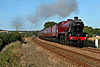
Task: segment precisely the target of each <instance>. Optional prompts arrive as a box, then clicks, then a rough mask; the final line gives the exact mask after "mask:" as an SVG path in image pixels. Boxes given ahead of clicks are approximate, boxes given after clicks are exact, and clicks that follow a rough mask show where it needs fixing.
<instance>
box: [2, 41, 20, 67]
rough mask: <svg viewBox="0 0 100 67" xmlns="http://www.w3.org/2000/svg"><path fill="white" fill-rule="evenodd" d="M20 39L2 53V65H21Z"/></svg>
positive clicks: (11, 66) (7, 66)
mask: <svg viewBox="0 0 100 67" xmlns="http://www.w3.org/2000/svg"><path fill="white" fill-rule="evenodd" d="M20 48H21V43H20V41H16V42H14V43H13V44H12V45H11V46H8V47H7V49H5V50H4V51H3V52H2V53H1V54H0V67H20V63H19V61H20V56H21V54H22V53H21V49H20Z"/></svg>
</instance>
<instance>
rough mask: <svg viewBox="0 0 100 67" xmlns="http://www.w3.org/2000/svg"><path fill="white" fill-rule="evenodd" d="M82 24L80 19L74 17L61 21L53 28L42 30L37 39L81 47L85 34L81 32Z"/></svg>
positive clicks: (85, 38) (85, 37)
mask: <svg viewBox="0 0 100 67" xmlns="http://www.w3.org/2000/svg"><path fill="white" fill-rule="evenodd" d="M83 28H84V24H83V22H82V21H81V19H78V17H74V20H73V19H68V20H67V21H62V22H60V23H58V24H56V25H54V26H51V27H49V28H46V29H43V30H41V31H40V32H39V33H38V37H39V38H41V39H45V40H50V41H56V42H60V43H61V44H66V45H74V46H79V47H83V44H84V41H86V40H87V39H88V38H89V37H87V33H84V32H83Z"/></svg>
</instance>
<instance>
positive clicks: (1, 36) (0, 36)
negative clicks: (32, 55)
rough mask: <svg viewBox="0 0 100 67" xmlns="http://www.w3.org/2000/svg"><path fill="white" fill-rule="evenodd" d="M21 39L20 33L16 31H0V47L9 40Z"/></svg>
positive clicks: (9, 41)
mask: <svg viewBox="0 0 100 67" xmlns="http://www.w3.org/2000/svg"><path fill="white" fill-rule="evenodd" d="M21 39H22V38H21V35H20V34H19V32H17V31H16V32H13V33H0V49H2V48H3V47H4V46H5V45H7V44H9V43H11V42H15V41H21Z"/></svg>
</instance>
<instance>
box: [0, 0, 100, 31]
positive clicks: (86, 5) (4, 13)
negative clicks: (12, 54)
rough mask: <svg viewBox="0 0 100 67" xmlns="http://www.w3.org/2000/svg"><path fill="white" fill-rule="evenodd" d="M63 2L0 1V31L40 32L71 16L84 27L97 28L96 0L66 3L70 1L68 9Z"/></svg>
mask: <svg viewBox="0 0 100 67" xmlns="http://www.w3.org/2000/svg"><path fill="white" fill-rule="evenodd" d="M64 1H65V0H0V29H3V30H11V31H12V30H16V29H18V30H28V31H33V30H41V29H43V25H44V23H45V22H47V21H55V22H57V23H59V22H60V21H66V20H67V19H73V18H74V16H78V17H79V18H80V19H81V20H82V21H83V22H84V25H85V26H91V27H93V28H100V0H67V2H68V1H72V2H73V1H74V3H69V2H68V5H67V4H66V3H64ZM73 4H74V5H73ZM53 6H54V7H53ZM64 6H65V7H64ZM68 6H69V8H68ZM62 7H63V8H62ZM60 9H61V10H60ZM57 10H59V11H57ZM68 11H69V12H68ZM67 13H68V14H67Z"/></svg>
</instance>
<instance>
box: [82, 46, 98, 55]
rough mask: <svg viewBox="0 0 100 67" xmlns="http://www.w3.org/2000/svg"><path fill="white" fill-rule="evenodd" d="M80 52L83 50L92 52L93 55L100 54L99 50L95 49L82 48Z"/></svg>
mask: <svg viewBox="0 0 100 67" xmlns="http://www.w3.org/2000/svg"><path fill="white" fill-rule="evenodd" d="M82 50H85V51H90V52H93V53H97V54H100V50H98V49H95V48H88V47H84V48H82Z"/></svg>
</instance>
